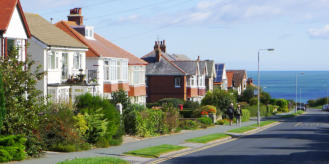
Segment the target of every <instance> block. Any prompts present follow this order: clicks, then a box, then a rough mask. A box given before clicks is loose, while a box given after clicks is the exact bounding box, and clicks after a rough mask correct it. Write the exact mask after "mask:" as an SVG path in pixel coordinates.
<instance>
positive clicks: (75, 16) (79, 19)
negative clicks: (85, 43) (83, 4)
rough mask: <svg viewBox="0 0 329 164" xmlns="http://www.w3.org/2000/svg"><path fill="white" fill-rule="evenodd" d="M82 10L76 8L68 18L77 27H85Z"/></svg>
mask: <svg viewBox="0 0 329 164" xmlns="http://www.w3.org/2000/svg"><path fill="white" fill-rule="evenodd" d="M81 13H82V9H81V8H74V9H71V10H70V15H69V16H67V20H68V21H73V22H75V23H76V24H77V25H79V26H80V25H83V16H82V15H81Z"/></svg>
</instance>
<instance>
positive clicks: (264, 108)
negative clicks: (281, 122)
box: [247, 104, 273, 117]
mask: <svg viewBox="0 0 329 164" xmlns="http://www.w3.org/2000/svg"><path fill="white" fill-rule="evenodd" d="M247 109H248V110H249V112H250V116H251V117H257V111H258V107H257V105H253V106H249V107H247ZM260 115H261V116H263V117H264V116H266V117H268V116H272V115H273V113H272V112H271V111H270V110H268V108H267V106H266V105H263V104H261V105H260Z"/></svg>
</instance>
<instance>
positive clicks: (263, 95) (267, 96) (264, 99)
mask: <svg viewBox="0 0 329 164" xmlns="http://www.w3.org/2000/svg"><path fill="white" fill-rule="evenodd" d="M270 101H271V95H270V94H269V93H267V92H262V93H261V95H260V102H262V103H263V104H265V105H267V104H270Z"/></svg>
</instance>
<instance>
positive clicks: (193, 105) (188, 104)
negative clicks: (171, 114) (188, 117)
mask: <svg viewBox="0 0 329 164" xmlns="http://www.w3.org/2000/svg"><path fill="white" fill-rule="evenodd" d="M185 108H189V109H191V110H195V109H198V108H200V103H199V102H194V101H185V103H184V109H185Z"/></svg>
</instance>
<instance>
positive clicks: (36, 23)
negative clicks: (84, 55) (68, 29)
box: [25, 13, 88, 49]
mask: <svg viewBox="0 0 329 164" xmlns="http://www.w3.org/2000/svg"><path fill="white" fill-rule="evenodd" d="M25 16H26V20H27V23H28V25H29V27H30V30H31V34H32V36H33V37H35V38H36V39H38V40H39V41H40V42H42V43H44V44H46V45H47V46H56V47H69V48H84V49H87V48H88V47H87V46H85V45H84V44H82V43H81V42H79V41H77V40H76V39H74V38H73V37H71V36H70V35H68V34H67V33H65V32H64V31H62V30H61V29H59V28H57V27H56V26H55V25H53V24H51V23H50V22H48V21H47V20H45V19H44V18H42V17H41V16H40V15H38V14H32V13H25Z"/></svg>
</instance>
